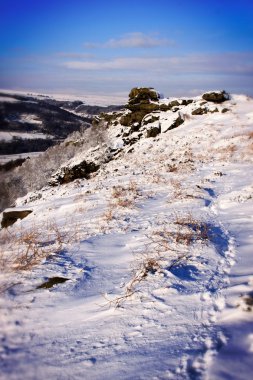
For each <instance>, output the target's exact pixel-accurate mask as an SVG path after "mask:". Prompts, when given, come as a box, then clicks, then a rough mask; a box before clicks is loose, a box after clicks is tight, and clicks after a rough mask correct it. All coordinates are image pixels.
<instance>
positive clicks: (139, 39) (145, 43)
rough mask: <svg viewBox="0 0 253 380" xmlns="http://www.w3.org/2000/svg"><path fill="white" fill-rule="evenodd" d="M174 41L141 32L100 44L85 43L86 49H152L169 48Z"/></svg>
mask: <svg viewBox="0 0 253 380" xmlns="http://www.w3.org/2000/svg"><path fill="white" fill-rule="evenodd" d="M171 45H174V41H172V40H169V39H167V38H158V37H154V36H151V35H146V34H144V33H141V32H134V33H127V34H125V35H123V36H122V37H120V38H112V39H110V40H108V41H106V42H104V43H102V44H99V43H93V42H87V43H85V44H84V46H85V47H86V48H112V49H117V48H145V49H147V48H154V47H159V46H171Z"/></svg>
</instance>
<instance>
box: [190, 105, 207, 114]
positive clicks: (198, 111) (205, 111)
mask: <svg viewBox="0 0 253 380" xmlns="http://www.w3.org/2000/svg"><path fill="white" fill-rule="evenodd" d="M206 113H207V109H206V108H205V107H199V108H196V109H195V110H193V111H192V115H204V114H206Z"/></svg>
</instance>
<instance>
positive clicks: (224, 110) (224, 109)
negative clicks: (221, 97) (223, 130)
mask: <svg viewBox="0 0 253 380" xmlns="http://www.w3.org/2000/svg"><path fill="white" fill-rule="evenodd" d="M228 111H229V109H228V108H223V110H222V111H221V112H222V113H226V112H228Z"/></svg>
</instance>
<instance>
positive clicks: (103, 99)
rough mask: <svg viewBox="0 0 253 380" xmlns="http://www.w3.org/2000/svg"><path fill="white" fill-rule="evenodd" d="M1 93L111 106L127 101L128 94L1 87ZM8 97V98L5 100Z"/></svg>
mask: <svg viewBox="0 0 253 380" xmlns="http://www.w3.org/2000/svg"><path fill="white" fill-rule="evenodd" d="M0 93H6V94H8V95H15V94H17V95H28V96H29V95H31V96H33V97H35V98H36V97H37V98H38V99H43V98H45V97H49V98H52V99H55V100H66V101H68V100H69V101H73V100H81V101H83V102H84V103H85V104H88V105H96V106H109V105H113V104H116V105H118V104H125V103H126V102H127V95H126V94H124V93H123V94H122V93H119V94H116V95H109V94H100V95H99V94H86V93H85V90H84V95H74V94H59V93H45V94H44V93H42V94H39V93H36V92H33V91H18V90H17V91H16V90H4V89H3V90H2V89H0ZM5 99H6V100H5ZM8 99H12V98H8V97H6V98H4V101H10V100H8ZM14 100H15V99H14Z"/></svg>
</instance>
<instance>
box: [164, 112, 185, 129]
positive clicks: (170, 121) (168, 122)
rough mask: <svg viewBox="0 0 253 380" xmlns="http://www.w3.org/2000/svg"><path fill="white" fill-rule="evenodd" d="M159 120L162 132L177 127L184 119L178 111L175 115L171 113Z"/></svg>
mask: <svg viewBox="0 0 253 380" xmlns="http://www.w3.org/2000/svg"><path fill="white" fill-rule="evenodd" d="M160 120H161V132H162V133H166V132H168V131H170V130H171V129H174V128H177V127H179V126H180V125H181V124H183V122H184V119H183V118H182V117H181V115H180V114H179V113H178V114H177V115H175V114H173V115H172V116H170V117H169V118H166V119H160Z"/></svg>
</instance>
